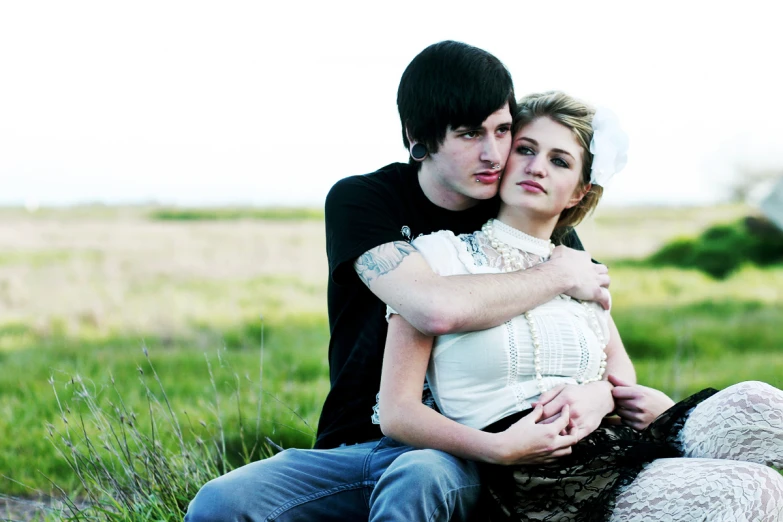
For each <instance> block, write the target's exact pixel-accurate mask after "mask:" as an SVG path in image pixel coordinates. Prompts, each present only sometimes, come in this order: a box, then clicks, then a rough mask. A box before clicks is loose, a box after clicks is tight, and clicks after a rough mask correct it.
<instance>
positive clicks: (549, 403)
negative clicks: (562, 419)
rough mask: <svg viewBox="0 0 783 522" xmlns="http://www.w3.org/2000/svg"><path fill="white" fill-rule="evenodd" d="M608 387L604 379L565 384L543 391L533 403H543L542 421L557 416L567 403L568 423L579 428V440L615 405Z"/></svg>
mask: <svg viewBox="0 0 783 522" xmlns="http://www.w3.org/2000/svg"><path fill="white" fill-rule="evenodd" d="M611 388H612V385H611V384H609V383H608V382H606V381H598V382H591V383H588V384H584V385H576V384H567V385H566V384H564V385H561V386H556V387H555V388H552V389H551V390H548V391H546V392H545V393H542V394H541V396H540V397H539V398H538V400H537V401H536V402H534V403H533V406H543V408H544V415H543V417H542V418H543V420H542V421H541V422H543V423H549V422H552V421H554V420H559V415H561V412H562V411H563V409H564V408H566V407H569V408H570V418H571V423H572V424H573V425H574V426H576V427H577V428H578V429H579V437H578V440H582V439H583V438H584V437H586V436H588V435H589V434H591V433H592V432H593V431H595V429H596V428H598V426H599V425H600V424H601V421H602V420H603V418H604V417H606V416H607V415H608V414H609V413H611V411H612V410H613V409H614V400H613V399H612V391H611Z"/></svg>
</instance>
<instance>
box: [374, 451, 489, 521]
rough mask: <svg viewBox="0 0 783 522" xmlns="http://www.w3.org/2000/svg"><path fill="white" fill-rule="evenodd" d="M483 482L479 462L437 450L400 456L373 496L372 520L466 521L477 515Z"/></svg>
mask: <svg viewBox="0 0 783 522" xmlns="http://www.w3.org/2000/svg"><path fill="white" fill-rule="evenodd" d="M480 490H481V482H480V478H479V471H478V465H477V464H476V463H475V462H472V461H468V460H464V459H460V458H457V457H455V456H453V455H449V454H448V453H444V452H442V451H437V450H413V451H410V452H407V453H405V454H403V455H400V456H399V457H397V459H396V460H395V461H394V462H393V463H392V464H391V465H390V466H389V467H388V469H387V470H386V472H385V473H384V474H383V475H382V476H381V479H380V480H379V481H378V483H377V484H376V486H375V489H374V490H373V492H372V496H371V498H370V519H369V520H370V522H389V521H395V522H402V521H405V522H407V521H412V520H415V521H421V522H425V521H438V522H440V521H443V522H447V521H450V520H451V521H465V520H468V519H470V517H471V516H473V515H474V513H473V511H474V508H476V505H477V504H478V501H479V496H480Z"/></svg>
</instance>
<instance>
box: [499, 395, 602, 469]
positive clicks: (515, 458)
mask: <svg viewBox="0 0 783 522" xmlns="http://www.w3.org/2000/svg"><path fill="white" fill-rule="evenodd" d="M613 409H614V401H613V400H612V394H611V385H610V384H609V383H607V382H606V381H603V382H594V383H590V384H586V385H583V386H576V385H562V386H558V387H556V388H553V389H551V390H549V391H547V392H546V393H543V394H541V396H540V397H539V399H538V401H537V402H536V403H534V409H533V411H532V412H531V413H529V414H528V415H526V416H524V417H522V418H521V419H520V420H519V421H517V422H516V423H514V424H512V425H511V427H509V428H508V429H507V430H506V431H504V432H501V433H498V434H497V437H498V444H497V446H496V447H497V450H498V452H499V456H498V458H497V460H496V463H498V464H505V465H511V464H548V463H551V462H554V461H555V460H557V459H558V458H559V457H562V456H565V455H570V454H571V446H573V445H574V444H576V443H577V442H578V441H580V440H581V439H582V438H584V437H586V436H587V435H589V434H590V433H592V432H593V431H594V430H595V429H596V428H597V427H598V426H599V425H600V423H601V420H602V419H603V418H604V416H605V415H607V414H608V413H609V412H611V411H612V410H613Z"/></svg>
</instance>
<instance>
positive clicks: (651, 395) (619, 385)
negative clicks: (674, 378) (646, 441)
mask: <svg viewBox="0 0 783 522" xmlns="http://www.w3.org/2000/svg"><path fill="white" fill-rule="evenodd" d="M609 382H610V383H612V384H613V385H614V389H612V396H613V397H614V403H615V408H616V409H615V413H617V415H618V416H619V417H620V422H622V423H623V424H625V425H627V426H630V427H632V428H634V429H636V430H639V431H641V430H643V429H645V428H647V426H649V425H650V423H651V422H652V421H654V420H655V419H656V418H657V417H658V416H659V415H660V414H661V413H663V412H664V411H666V410H667V409H669V408H671V407H672V406H673V405H674V401H673V400H671V399H670V398H669V396H668V395H666V394H665V393H663V392H662V391H659V390H656V389H655V388H648V387H647V386H642V385H641V384H632V383H629V382H626V381H624V380H622V379H620V378H619V377H616V376H614V375H609Z"/></svg>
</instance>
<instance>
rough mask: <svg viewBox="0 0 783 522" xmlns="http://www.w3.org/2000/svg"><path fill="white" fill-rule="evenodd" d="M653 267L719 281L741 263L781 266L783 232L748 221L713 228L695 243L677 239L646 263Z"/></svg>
mask: <svg viewBox="0 0 783 522" xmlns="http://www.w3.org/2000/svg"><path fill="white" fill-rule="evenodd" d="M647 262H648V263H650V264H652V265H656V266H662V265H668V266H677V267H681V268H696V269H699V270H701V271H703V272H706V273H708V274H710V275H711V276H713V277H715V278H718V279H723V278H725V277H726V276H728V275H729V274H730V273H732V272H733V271H734V270H736V269H737V268H739V267H740V266H741V265H742V264H743V263H752V264H755V265H759V266H766V265H772V264H776V263H781V262H783V232H781V231H780V230H779V229H778V228H776V227H775V226H774V225H773V224H772V223H770V222H769V221H767V220H765V219H760V218H754V217H748V218H745V219H743V220H740V221H737V222H735V223H732V224H728V225H716V226H713V227H710V228H708V229H707V230H705V231H704V232H703V233H702V234H701V235H700V236H699V237H697V238H695V239H687V238H682V239H677V240H675V241H672V242H671V243H669V244H667V245H666V246H664V247H663V248H661V249H660V250H659V251H658V252H656V253H655V254H653V255H652V256H650V257H649V258H648V259H647Z"/></svg>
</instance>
